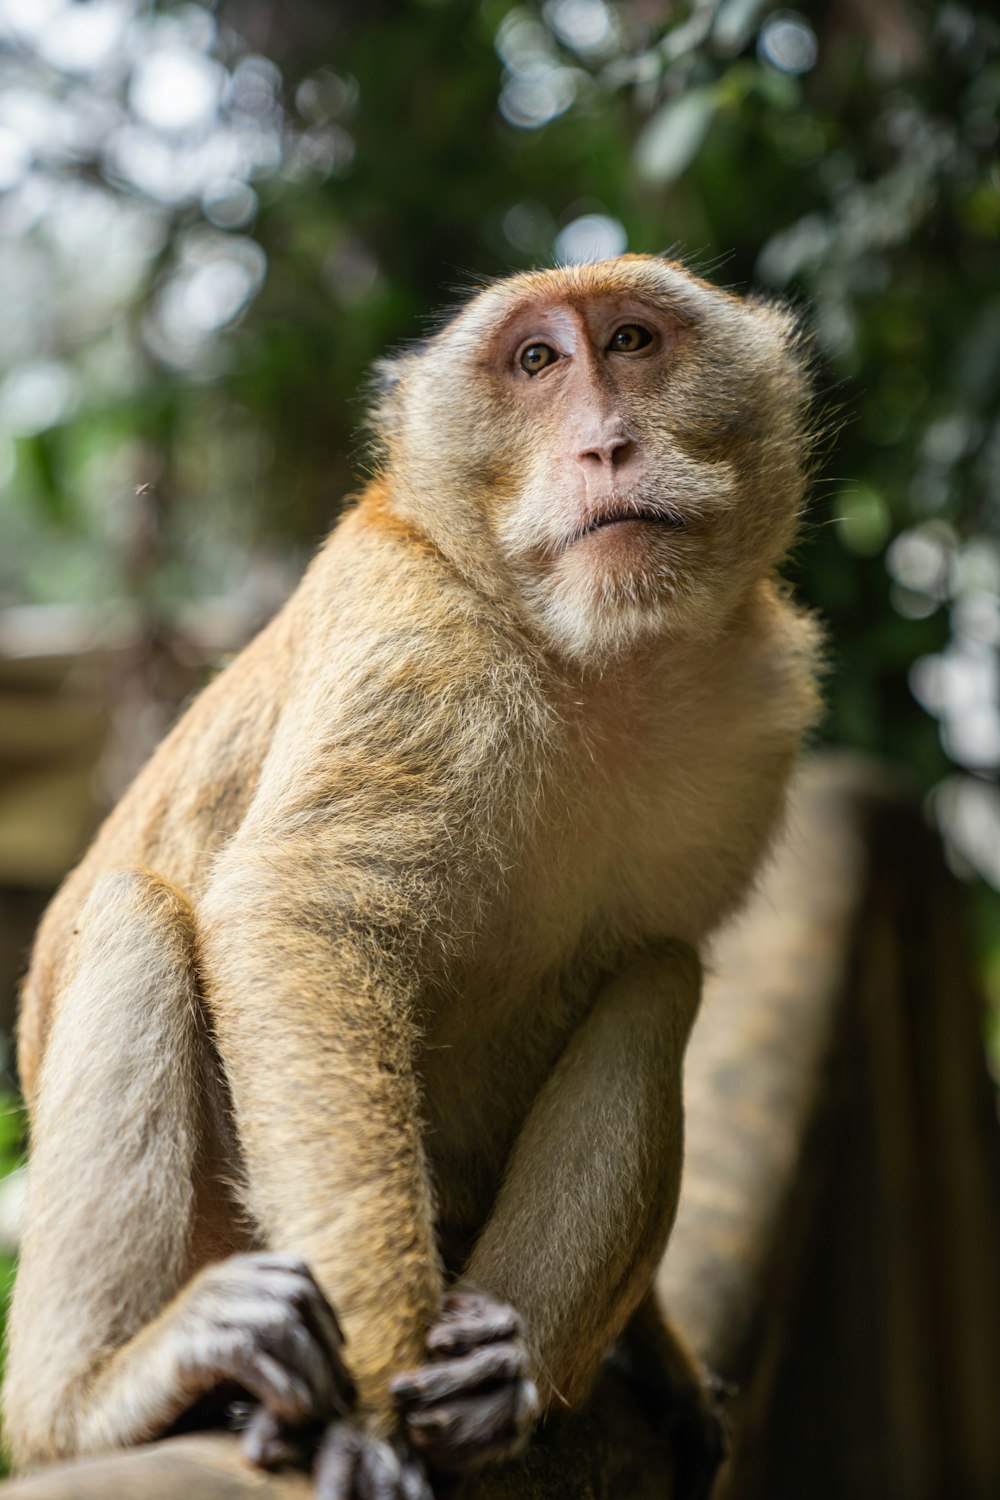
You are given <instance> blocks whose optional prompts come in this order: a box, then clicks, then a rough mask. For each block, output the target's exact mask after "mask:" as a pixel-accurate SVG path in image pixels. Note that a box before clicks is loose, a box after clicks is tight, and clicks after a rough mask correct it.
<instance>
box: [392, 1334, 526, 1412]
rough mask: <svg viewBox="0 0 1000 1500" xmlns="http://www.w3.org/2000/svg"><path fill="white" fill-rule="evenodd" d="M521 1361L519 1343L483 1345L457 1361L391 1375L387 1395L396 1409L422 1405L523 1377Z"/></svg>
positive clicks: (438, 1362)
mask: <svg viewBox="0 0 1000 1500" xmlns="http://www.w3.org/2000/svg"><path fill="white" fill-rule="evenodd" d="M525 1362H526V1361H525V1351H524V1349H523V1347H522V1346H521V1345H519V1344H484V1345H482V1347H481V1348H478V1349H473V1350H472V1352H471V1353H470V1354H465V1355H463V1356H462V1357H461V1359H441V1360H438V1361H437V1362H436V1363H435V1364H428V1365H421V1366H420V1368H419V1369H418V1370H405V1371H403V1372H402V1374H400V1375H395V1376H394V1377H393V1378H392V1380H391V1381H390V1382H389V1394H390V1395H391V1396H392V1398H393V1400H394V1401H395V1402H396V1403H397V1404H398V1405H400V1406H412V1405H417V1406H426V1405H430V1404H431V1403H432V1402H434V1401H442V1400H444V1399H446V1398H447V1397H448V1396H455V1395H459V1394H460V1393H462V1392H465V1391H475V1390H479V1389H481V1388H482V1387H483V1386H487V1385H496V1384H498V1383H499V1382H501V1381H504V1382H509V1381H512V1380H517V1379H518V1377H519V1376H521V1375H523V1374H524V1366H525Z"/></svg>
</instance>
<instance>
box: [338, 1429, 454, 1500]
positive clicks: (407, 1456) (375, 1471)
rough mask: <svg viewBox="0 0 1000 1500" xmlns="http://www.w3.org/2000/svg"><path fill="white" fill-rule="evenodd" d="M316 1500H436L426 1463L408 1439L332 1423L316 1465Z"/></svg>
mask: <svg viewBox="0 0 1000 1500" xmlns="http://www.w3.org/2000/svg"><path fill="white" fill-rule="evenodd" d="M313 1496H314V1500H434V1497H433V1493H432V1491H431V1487H430V1484H429V1483H428V1480H427V1475H426V1473H425V1472H424V1465H423V1462H422V1461H421V1459H420V1458H419V1457H418V1456H417V1455H416V1454H415V1453H413V1452H412V1450H411V1449H410V1447H409V1444H408V1443H407V1442H406V1440H405V1439H399V1438H397V1439H394V1440H386V1439H383V1438H375V1437H372V1436H371V1435H370V1434H369V1433H366V1432H365V1431H364V1430H363V1429H362V1428H361V1427H360V1426H359V1425H358V1424H357V1423H355V1422H353V1421H351V1420H349V1419H348V1420H347V1421H341V1422H334V1424H333V1425H332V1427H329V1428H328V1429H327V1432H326V1435H325V1437H324V1438H323V1441H322V1443H321V1444H320V1450H319V1456H318V1457H317V1459H316V1466H315V1468H314V1469H313Z"/></svg>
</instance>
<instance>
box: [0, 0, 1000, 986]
mask: <svg viewBox="0 0 1000 1500" xmlns="http://www.w3.org/2000/svg"><path fill="white" fill-rule="evenodd" d="M22 9H23V8H22ZM83 10H86V7H83V6H80V5H75V6H74V5H69V6H68V7H64V11H65V14H69V12H74V13H79V12H81V11H83ZM60 14H62V12H60V11H59V7H58V6H57V7H56V8H55V10H54V11H53V12H52V15H53V16H55V17H57V19H56V20H53V21H52V25H53V26H54V25H56V24H62V25H63V26H65V24H66V23H65V14H64V15H63V20H62V22H61V23H60V22H59V21H58V15H60ZM123 16H124V17H125V19H124V20H123V22H122V26H123V27H124V28H126V29H125V30H123V33H122V38H120V39H119V41H120V43H121V44H120V45H119V46H118V50H117V51H115V48H114V46H112V45H110V44H109V45H108V47H107V48H106V49H105V53H102V54H100V57H99V60H98V62H97V63H95V64H93V65H91V66H90V68H89V71H88V69H87V68H86V67H82V66H81V65H80V63H79V58H77V61H76V62H75V63H74V64H73V65H72V66H70V65H69V64H67V63H66V62H65V61H62V62H60V59H59V53H58V47H57V45H56V43H54V42H53V40H52V38H51V37H49V36H47V34H46V32H45V29H44V25H43V23H42V22H41V21H39V22H38V24H37V26H36V27H35V29H34V31H31V32H30V34H28V33H24V32H23V31H22V32H20V33H18V32H17V31H16V29H15V30H14V31H12V30H11V28H10V25H8V27H7V32H6V34H5V36H4V37H3V38H0V47H2V50H0V83H3V82H5V83H6V85H7V87H8V88H9V87H10V86H11V80H12V79H13V78H14V77H15V76H16V79H17V84H16V86H17V89H19V90H20V91H21V94H24V93H25V92H26V91H28V92H33V93H34V95H35V97H36V102H37V100H41V101H43V102H47V106H48V108H50V110H52V111H57V110H61V111H62V112H63V115H64V116H65V118H66V119H69V120H70V125H69V126H67V127H65V128H64V130H63V136H62V137H60V138H59V139H56V136H58V132H55V134H54V135H53V139H52V141H50V142H49V143H48V144H47V145H46V143H45V141H44V140H42V139H41V137H42V135H43V134H44V132H43V130H42V126H41V125H39V124H37V123H36V126H35V127H34V128H35V134H36V136H37V137H38V140H36V141H35V143H34V144H32V145H31V153H33V159H32V161H31V163H30V170H29V168H25V172H24V174H23V177H22V178H21V179H12V180H11V182H10V183H9V184H8V190H7V192H6V195H5V199H6V201H5V202H0V275H5V277H6V282H7V284H8V285H10V284H12V281H17V280H18V278H19V279H20V284H21V285H22V286H23V287H24V288H25V292H24V305H23V307H22V308H21V309H20V311H19V313H18V316H17V318H16V319H15V320H14V323H15V325H16V326H15V331H14V334H13V335H12V334H11V332H10V330H8V332H7V334H6V335H0V360H2V361H3V363H4V367H5V368H6V369H7V371H8V375H7V381H6V384H5V385H4V387H3V388H2V389H0V435H2V434H3V433H6V434H7V436H6V438H3V439H2V440H3V441H4V442H6V444H7V447H8V448H9V449H10V453H9V454H8V455H7V456H6V457H5V456H4V452H0V470H2V469H3V468H4V467H6V469H7V471H8V480H7V485H6V491H5V500H4V505H5V530H6V532H7V542H6V545H5V548H4V551H3V555H2V556H0V603H2V602H3V601H4V599H6V600H7V602H11V603H14V602H23V601H32V600H35V601H45V600H51V599H57V598H58V599H76V600H79V601H86V600H107V599H109V598H119V597H123V596H129V595H131V596H138V597H140V598H142V599H143V600H144V601H145V604H146V606H147V607H148V608H151V609H155V610H156V611H157V612H158V613H159V614H161V615H163V616H165V617H167V618H169V617H170V616H171V614H172V612H176V611H177V610H178V609H179V608H180V606H181V605H182V604H183V603H184V601H185V600H191V599H198V598H205V597H209V596H213V595H216V594H226V593H230V594H231V593H234V592H239V591H240V590H241V589H242V590H244V591H246V589H247V587H248V583H247V580H248V579H252V580H256V581H257V585H258V587H259V590H260V593H261V600H260V601H259V602H260V608H261V609H262V610H263V609H265V608H266V607H268V604H269V600H268V599H267V598H265V597H264V596H265V595H266V594H267V589H268V588H269V587H272V588H273V591H274V592H275V593H277V592H280V589H281V588H282V587H284V586H285V585H286V582H287V579H288V578H289V577H290V576H291V571H292V569H291V567H290V568H289V570H288V571H286V572H282V573H281V574H280V578H279V580H278V582H274V580H273V579H272V581H271V583H270V584H269V583H268V582H267V580H268V579H269V578H272V575H271V573H269V572H268V569H269V568H271V569H272V571H273V568H274V565H275V561H276V560H278V561H281V562H282V563H284V562H286V561H287V560H289V559H291V560H292V567H293V566H294V564H295V560H296V559H300V558H301V556H302V554H303V552H304V551H305V550H306V549H308V548H310V547H311V546H313V545H314V543H315V542H316V540H317V539H318V538H319V537H320V536H321V534H322V533H323V531H324V530H325V529H326V527H327V525H328V524H329V522H330V520H331V519H332V518H333V516H334V515H335V513H336V510H337V508H338V506H339V504H340V503H341V499H342V496H343V494H344V493H345V492H346V491H347V490H349V489H350V488H351V486H352V484H355V483H356V482H357V481H358V478H359V477H361V476H363V473H364V467H365V459H364V448H363V443H362V442H361V441H360V439H359V437H358V432H359V428H360V424H361V418H362V414H363V406H362V404H361V402H360V401H359V399H358V392H359V390H361V388H362V386H363V381H364V377H365V372H366V370H367V368H368V367H369V366H370V364H371V362H372V361H373V359H375V358H376V357H377V356H378V355H379V354H381V353H382V352H383V351H384V350H385V349H386V347H387V346H389V345H392V344H393V343H396V342H398V341H399V340H403V339H407V338H413V337H416V336H419V335H420V334H421V332H423V331H424V330H425V329H426V328H427V327H428V326H429V325H428V318H429V317H430V315H431V314H432V313H433V311H434V310H435V309H437V308H439V307H440V306H441V305H442V304H447V303H449V302H451V301H452V300H454V298H455V297H456V296H459V295H461V294H462V292H463V290H464V289H467V288H468V287H470V286H471V285H474V284H475V282H476V281H477V280H478V279H480V278H481V277H483V276H492V275H496V274H503V273H505V272H507V271H510V270H512V269H515V268H517V267H520V266H528V265H533V264H538V263H543V262H546V261H549V260H551V259H552V258H553V257H554V256H556V255H560V254H561V255H563V256H569V257H572V256H573V255H577V254H580V253H581V247H582V249H583V253H586V240H587V235H588V234H589V235H590V236H591V239H592V243H593V246H594V248H595V249H596V250H600V249H602V248H603V249H604V250H605V251H611V252H614V251H615V250H616V249H617V248H621V247H624V246H626V245H627V247H628V248H629V249H631V250H637V251H660V250H663V249H667V248H670V247H672V248H673V250H674V252H675V253H678V254H681V255H683V256H684V257H685V258H687V259H688V261H689V263H690V264H692V265H693V266H694V267H695V268H701V269H703V271H704V273H705V274H707V275H710V276H711V277H712V278H713V279H715V280H717V281H720V282H722V283H724V284H726V285H729V286H732V287H735V288H737V289H739V290H747V289H757V290H758V291H761V292H764V293H766V294H773V293H776V294H779V295H781V296H784V297H790V298H792V299H793V300H794V301H795V302H797V303H798V304H799V305H800V306H801V308H802V311H803V317H804V320H805V323H806V324H807V325H808V327H809V328H810V329H811V331H812V336H813V339H814V347H815V355H816V368H817V381H818V388H819V392H820V398H819V405H818V413H819V417H818V421H819V426H820V429H821V441H820V458H819V464H818V478H817V484H816V495H815V500H814V503H813V506H812V509H811V511H810V515H809V517H808V521H807V525H806V529H805V535H804V540H803V542H802V544H801V545H800V547H799V549H798V551H797V553H796V555H795V557H794V559H793V560H792V562H791V565H790V571H791V573H792V574H793V576H794V578H795V581H796V583H797V586H798V587H799V588H800V590H801V592H802V593H803V595H804V596H805V597H806V598H807V599H808V600H809V601H810V602H811V603H812V604H814V605H815V606H816V607H817V608H818V609H819V611H820V612H821V614H822V616H823V617H824V619H825V620H826V621H827V623H828V626H829V630H830V636H831V643H832V644H831V672H830V677H829V682H828V704H829V710H828V715H827V720H826V724H825V727H824V733H825V735H826V736H827V737H828V738H829V739H830V740H832V741H835V742H838V743H843V744H848V745H853V746H859V747H861V748H864V749H867V750H871V751H874V752H877V753H880V754H887V755H889V756H891V757H892V758H894V759H896V760H898V761H900V762H902V763H904V764H905V765H907V766H908V767H910V769H911V771H912V773H913V777H914V780H915V783H916V784H917V785H918V786H919V788H920V789H921V790H923V791H924V792H927V793H931V792H933V793H934V797H935V799H936V800H935V801H934V804H933V805H934V808H935V810H936V813H937V816H938V818H939V820H940V822H941V824H942V826H943V828H944V831H945V833H946V835H947V837H948V840H949V845H950V847H951V849H952V852H953V855H954V858H955V862H956V865H957V866H958V867H959V868H961V869H963V870H964V871H965V872H966V873H971V872H978V874H979V876H981V877H983V878H984V879H985V881H986V882H987V884H985V885H983V886H982V887H981V888H980V889H979V894H978V895H977V897H976V900H975V902H974V903H972V905H971V909H972V911H973V914H974V919H975V921H976V922H977V924H978V929H979V933H980V939H981V943H982V947H983V951H984V952H985V954H986V966H985V972H986V974H987V976H988V978H990V980H991V983H993V984H995V985H997V986H998V988H1000V936H998V932H1000V921H998V905H997V898H996V892H995V888H996V886H997V885H998V884H1000V853H998V850H1000V793H998V790H997V785H996V773H997V767H998V764H1000V707H998V702H997V699H998V680H1000V679H998V669H997V648H998V646H1000V546H998V529H1000V528H998V519H1000V420H998V415H997V413H998V407H1000V400H998V398H1000V280H998V264H1000V257H998V241H1000V170H998V166H997V143H998V139H1000V127H998V116H1000V26H998V22H997V20H996V19H995V17H994V15H993V14H992V9H991V7H989V6H987V5H986V4H985V3H981V0H973V3H966V4H950V3H949V4H942V3H930V0H876V3H874V4H873V5H871V6H863V5H861V4H859V3H857V0H829V3H816V4H811V5H808V6H803V7H802V9H801V10H800V11H792V10H788V9H786V8H784V7H780V6H775V5H773V4H769V3H766V0H694V3H689V4H671V3H667V0H618V3H616V4H612V3H605V0H547V3H545V4H537V3H524V4H511V3H510V0H481V3H471V0H395V3H390V0H382V3H379V4H376V5H374V6H371V7H367V8H365V9H362V8H361V7H360V6H358V7H354V6H351V5H344V6H338V7H331V6H329V5H328V4H321V3H319V0H295V3H291V4H288V5H285V6H282V7H278V6H277V5H276V4H274V3H263V0H243V3H241V4H240V5H236V4H232V3H230V4H225V3H221V4H219V5H218V6H216V7H214V8H211V7H207V6H203V5H196V4H195V5H191V4H189V5H184V6H167V5H162V6H148V5H143V4H140V3H138V0H136V3H135V5H134V9H133V13H132V15H131V18H129V16H128V13H127V11H123ZM77 22H79V15H78V14H77V16H76V22H74V24H77ZM81 24H82V23H81ZM95 46H96V44H95ZM84 50H85V49H84ZM92 50H93V49H92ZM97 50H98V52H99V49H97ZM163 54H167V55H168V64H169V60H170V58H172V59H173V64H172V65H173V66H174V73H173V74H172V75H171V74H170V72H169V66H167V65H164V67H165V68H166V71H164V68H161V71H160V74H158V75H157V74H156V72H155V67H156V62H157V59H160V62H162V56H163ZM185 58H186V59H187V61H186V63H185ZM178 59H179V61H178ZM192 59H193V61H192ZM185 66H186V67H187V69H188V73H187V75H185V73H184V68H185ZM178 69H180V71H179V72H178ZM199 70H200V71H199ZM185 77H187V84H186V85H185V83H184V80H185ZM171 79H172V80H173V82H172V83H171ZM199 79H200V83H198V80H199ZM178 80H180V81H179V82H178ZM192 80H194V82H192ZM157 86H159V90H160V92H159V94H157ZM185 87H186V88H187V93H186V94H185ZM198 87H201V89H202V92H201V94H200V95H199V94H198ZM171 88H172V89H173V92H172V93H171ZM192 90H193V91H194V92H193V93H192ZM213 90H214V92H213ZM185 98H187V99H188V102H189V104H190V101H191V99H192V98H193V99H194V101H195V105H197V103H198V100H199V99H200V100H201V106H200V113H199V112H198V109H197V108H195V106H194V105H191V108H190V109H189V112H188V115H187V116H185V115H184V110H183V101H184V99H185ZM95 101H96V103H95ZM206 101H207V103H206ZM22 104H23V100H22ZM74 111H75V113H74ZM171 111H173V112H172V113H171ZM36 114H37V110H36ZM22 116H23V117H25V118H26V116H25V111H24V109H23V108H22V110H21V114H20V115H18V112H17V111H16V110H15V111H13V112H11V111H9V110H8V113H7V115H6V116H4V115H3V113H2V111H0V135H2V129H3V128H8V129H14V130H16V129H17V128H19V127H18V120H19V119H20V118H22ZM4 120H6V127H4ZM74 121H76V122H77V123H75V124H74V123H73V122H74ZM102 122H103V123H102ZM223 138H224V139H223ZM234 141H235V142H236V144H235V145H234V144H233V142H234ZM220 142H221V143H222V144H220ZM227 143H228V144H227ZM0 145H2V141H0ZM227 151H228V155H227ZM213 152H214V155H213ZM157 153H159V154H158V155H157ZM2 157H3V152H2V150H0V182H2V181H3V162H2ZM8 176H10V173H8ZM32 184H33V187H32ZM39 184H41V186H39ZM29 189H30V190H32V191H34V192H35V197H36V199H37V203H36V206H34V207H32V206H31V205H30V204H29V205H28V206H27V207H25V206H24V202H23V201H22V200H25V199H26V196H29ZM43 189H44V191H42V190H43ZM46 194H47V195H48V196H47V197H46ZM39 195H41V196H39ZM43 200H44V201H43ZM19 204H20V207H19V206H18V205H19ZM38 204H41V206H40V207H39V206H38ZM15 230H16V232H17V234H18V235H19V240H18V245H17V249H16V252H15V251H14V250H13V249H12V246H11V236H12V234H13V233H14V232H15ZM129 247H131V248H129ZM32 257H33V258H32ZM102 272H103V278H104V279H103V280H102ZM25 371H27V372H28V373H29V374H30V373H31V372H32V371H34V372H35V375H36V377H37V378H36V382H35V387H34V399H35V408H34V414H33V409H32V404H31V399H30V398H31V395H32V387H31V385H30V382H29V383H28V385H27V387H25V380H24V377H25ZM19 380H20V386H18V381H19ZM46 380H47V381H48V386H47V387H46V383H45V382H46ZM60 381H61V382H62V383H61V384H60ZM12 382H13V384H12ZM26 391H27V394H25V392H26ZM46 391H47V393H48V396H47V399H48V406H47V407H46V404H45V402H46ZM12 392H13V394H12ZM19 403H20V404H19ZM39 413H40V415H39ZM262 579H263V580H264V581H263V582H261V580H262ZM935 789H936V790H935Z"/></svg>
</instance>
